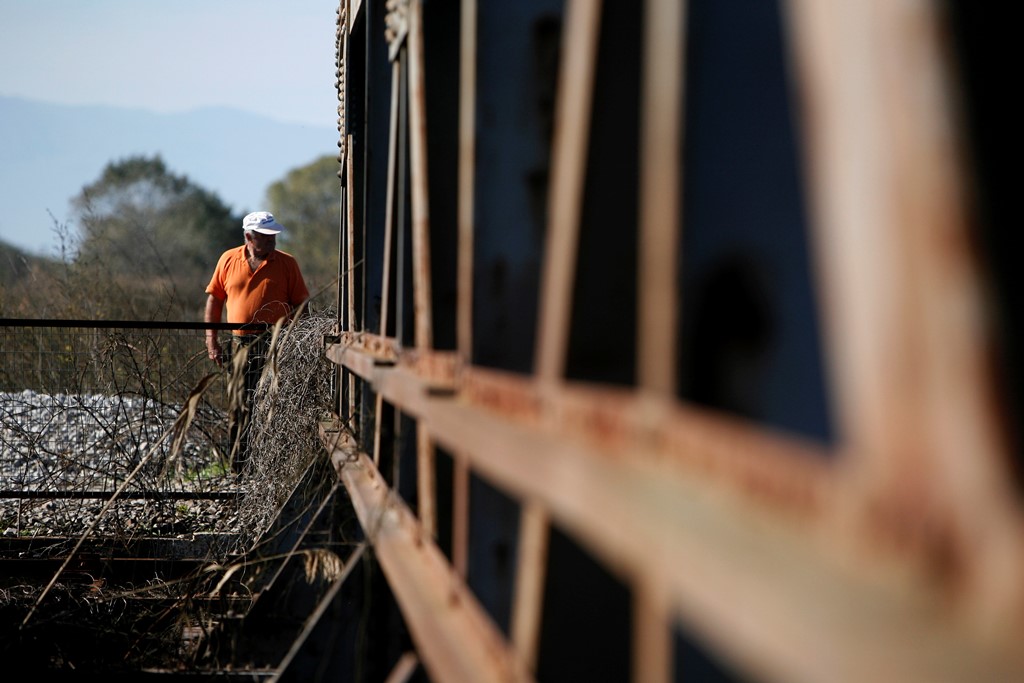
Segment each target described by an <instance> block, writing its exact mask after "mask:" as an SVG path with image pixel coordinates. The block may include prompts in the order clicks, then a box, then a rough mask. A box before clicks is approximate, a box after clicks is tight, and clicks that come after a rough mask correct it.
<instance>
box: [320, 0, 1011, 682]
mask: <svg viewBox="0 0 1024 683" xmlns="http://www.w3.org/2000/svg"><path fill="white" fill-rule="evenodd" d="M963 5H964V4H963V3H949V4H943V3H933V2H924V1H912V2H902V3H891V2H881V1H879V2H863V3H851V2H841V1H838V0H836V1H828V2H817V1H813V2H812V1H804V0H789V1H780V2H779V3H772V2H769V3H757V6H756V7H753V6H751V5H750V4H749V3H737V2H689V3H681V2H674V1H660V0H647V1H646V2H642V3H632V4H631V3H602V2H592V1H582V0H581V1H578V2H577V1H573V0H567V1H566V2H557V1H554V0H530V1H527V2H517V3H479V2H474V1H473V0H466V1H464V2H461V3H455V2H433V1H431V2H416V1H411V2H400V1H395V2H387V3H381V2H368V1H363V2H359V1H352V2H343V3H341V8H340V12H339V30H338V54H339V58H338V75H339V100H340V106H339V113H340V119H339V130H340V132H341V138H340V143H339V146H340V151H341V153H340V155H339V160H340V171H339V176H340V178H341V184H342V202H343V207H344V209H343V212H342V213H343V225H342V226H341V229H342V235H341V237H342V261H341V269H340V273H341V275H342V285H343V287H342V298H341V301H340V302H339V311H340V313H341V324H340V326H339V333H340V334H339V338H338V340H337V341H336V343H334V344H331V345H329V346H328V347H327V355H328V357H329V358H330V359H331V360H332V361H334V362H335V363H337V364H338V367H339V369H340V371H341V375H342V382H341V386H342V387H343V392H342V395H341V397H340V404H339V406H338V415H339V418H340V424H339V427H338V431H331V432H328V433H326V434H325V441H326V442H327V444H328V446H329V447H331V446H332V445H333V457H334V459H335V463H336V466H337V468H338V471H339V472H340V476H341V478H342V480H343V481H344V482H345V485H346V487H347V489H348V491H349V493H350V495H351V496H352V499H353V502H354V506H355V508H356V510H357V511H358V513H359V518H360V520H361V522H362V526H363V528H364V530H365V532H366V534H367V537H368V540H369V542H370V543H371V545H372V547H373V551H374V557H375V559H376V560H377V561H378V562H379V564H380V567H381V569H382V571H383V575H384V577H385V578H386V579H387V585H388V588H389V590H390V592H391V593H392V594H393V597H394V600H395V603H396V605H397V613H398V614H400V615H401V621H402V623H403V624H404V625H405V626H406V627H407V628H408V631H409V634H410V638H411V645H410V653H415V654H414V655H413V654H410V657H412V656H415V657H416V658H417V659H418V660H419V661H420V663H421V664H422V670H423V671H425V672H426V673H427V674H429V677H430V679H431V680H437V681H452V680H508V679H517V680H526V679H533V678H536V679H538V680H634V681H645V682H646V681H667V680H702V681H703V680H744V681H746V680H749V681H787V682H788V681H823V680H829V681H862V680H900V681H910V680H918V681H939V680H957V681H975V680H1014V679H1018V678H1021V677H1022V676H1024V658H1022V655H1021V652H1022V650H1021V647H1020V645H1021V636H1022V632H1021V625H1022V622H1021V618H1022V616H1024V611H1022V608H1024V602H1022V589H1024V552H1022V551H1024V545H1022V542H1024V535H1022V527H1021V489H1020V480H1019V474H1018V469H1017V468H1018V466H1019V448H1020V446H1019V443H1017V442H1016V441H1015V438H1016V437H1017V434H1015V433H1014V425H1016V424H1017V423H1018V418H1019V403H1018V401H1017V397H1018V394H1019V388H1020V386H1019V370H1017V368H1016V364H1015V360H1014V355H1015V353H1016V349H1015V347H1014V342H1015V340H1016V336H1017V335H1016V329H1017V320H1018V316H1019V313H1018V312H1017V311H1015V310H1012V308H1011V307H1010V305H1009V300H1008V298H1007V296H1006V295H1005V293H1006V292H1007V291H1008V290H1007V289H1006V287H1007V284H1008V282H1009V281H1010V280H1011V279H1012V277H1013V275H1012V272H1010V271H1011V270H1012V269H1011V268H1008V267H1007V266H1006V260H1005V258H1004V257H1003V256H1001V255H1000V253H999V250H1000V246H999V245H1000V244H1003V243H1005V241H1006V236H1005V228H1004V227H1003V222H1002V221H1003V219H1004V218H1005V216H1004V215H1003V214H1004V212H1003V211H1002V207H1003V206H1004V204H1003V202H1005V198H1004V196H1002V195H1000V194H999V192H998V190H999V186H998V183H997V182H996V177H995V175H994V173H993V172H992V167H991V163H992V155H991V152H992V148H991V147H990V146H988V147H987V146H986V145H990V143H991V141H992V138H993V136H994V135H995V134H994V133H993V132H992V131H990V130H988V129H987V126H988V125H989V124H988V123H987V122H986V120H984V119H983V118H979V117H982V116H983V115H984V114H985V112H986V107H988V106H989V103H990V98H989V95H990V93H988V92H986V91H985V90H984V89H983V85H984V78H983V75H984V72H985V69H986V68H987V67H988V66H989V65H988V64H986V62H985V61H984V60H985V58H986V56H987V53H986V45H985V43H984V38H983V35H984V34H983V32H982V30H981V28H980V25H981V23H980V17H979V16H978V15H973V16H972V15H971V12H970V11H969V10H968V9H966V8H965V7H964V6H963ZM336 439H340V442H339V443H338V444H337V445H334V443H335V440H336ZM395 661H396V662H397V661H398V659H395Z"/></svg>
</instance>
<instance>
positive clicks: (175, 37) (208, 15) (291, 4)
mask: <svg viewBox="0 0 1024 683" xmlns="http://www.w3.org/2000/svg"><path fill="white" fill-rule="evenodd" d="M337 7H338V0H287V1H286V0H174V1H173V2H159V1H156V0H0V96H6V97H13V98H21V99H26V100H34V101H39V102H44V103H50V104H58V105H101V106H113V107H125V108H131V109H138V110H145V111H150V112H155V113H159V114H175V113H186V112H191V111H194V110H196V109H205V108H209V107H218V108H219V107H228V108H232V109H237V110H242V111H246V112H252V113H255V114H259V115H261V116H264V117H267V118H270V119H273V120H276V121H279V122H283V123H291V124H301V125H303V126H317V127H323V128H325V129H330V130H334V129H336V127H337V94H336V89H335V62H334V60H335V39H336V18H337ZM0 125H3V121H0ZM332 147H333V146H332V145H328V150H330V149H331V148H332ZM0 154H4V150H0ZM8 161H11V160H8ZM171 170H172V171H173V172H178V173H180V172H183V171H186V172H187V171H188V170H189V169H175V168H172V169H171ZM93 179H94V177H91V176H90V177H88V178H83V179H82V181H83V183H84V182H88V181H91V180H93ZM77 187H81V185H78V186H77ZM262 189H263V188H260V190H262ZM61 204H63V203H61ZM58 208H60V207H58ZM37 213H39V212H37ZM44 218H45V216H44ZM32 232H33V233H36V232H37V231H36V230H35V229H33V231H32ZM0 239H3V240H5V241H7V242H9V243H11V244H16V245H18V246H21V247H22V248H33V247H34V248H35V249H36V250H38V249H41V247H40V246H39V245H43V244H45V243H48V242H50V241H52V240H53V239H54V237H53V236H52V235H45V236H44V235H41V234H32V235H26V234H24V231H19V230H18V229H17V226H15V225H13V223H12V221H6V222H4V221H0Z"/></svg>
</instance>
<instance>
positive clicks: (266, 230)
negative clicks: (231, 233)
mask: <svg viewBox="0 0 1024 683" xmlns="http://www.w3.org/2000/svg"><path fill="white" fill-rule="evenodd" d="M242 229H243V230H245V231H246V232H259V233H263V234H264V235H276V234H277V233H279V232H281V231H282V230H284V226H283V225H281V224H280V223H278V222H277V221H275V220H274V214H272V213H270V212H269V211H254V212H252V213H250V214H249V215H248V216H246V217H245V218H243V219H242Z"/></svg>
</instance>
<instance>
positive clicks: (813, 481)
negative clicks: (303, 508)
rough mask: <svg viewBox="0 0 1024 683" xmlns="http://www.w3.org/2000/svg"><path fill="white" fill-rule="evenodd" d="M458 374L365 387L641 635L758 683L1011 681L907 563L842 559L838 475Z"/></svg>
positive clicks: (815, 461)
mask: <svg viewBox="0 0 1024 683" xmlns="http://www.w3.org/2000/svg"><path fill="white" fill-rule="evenodd" d="M351 354H352V352H351V351H349V352H348V354H347V355H342V356H341V357H340V358H339V359H340V360H342V361H344V360H345V359H346V358H350V357H351ZM329 355H332V356H333V357H335V358H338V355H337V354H331V353H330V351H329ZM354 365H355V364H354ZM492 375H493V376H492ZM459 376H460V377H461V378H462V380H461V382H460V384H459V387H458V391H457V392H456V393H454V394H450V395H441V396H438V395H436V394H432V393H431V392H429V391H428V385H427V383H425V382H424V381H423V380H422V379H421V378H419V377H417V376H416V375H415V374H414V373H412V372H410V371H409V369H408V368H403V367H402V366H401V364H399V365H396V366H391V367H389V366H373V367H372V371H371V373H370V374H369V375H368V376H367V377H365V379H367V380H369V381H371V382H373V383H374V385H375V386H376V387H377V388H378V390H379V391H381V392H382V393H383V394H384V395H385V396H386V398H387V400H388V401H389V402H392V403H394V404H395V405H396V406H397V407H399V408H400V409H402V410H405V411H407V412H408V413H409V414H411V415H413V416H415V417H417V418H419V419H420V420H421V423H422V424H423V425H424V426H425V427H426V428H427V429H429V430H430V433H431V435H432V437H433V438H434V439H435V440H436V441H437V443H438V444H439V445H441V446H443V447H444V448H447V449H451V450H452V451H457V452H458V453H459V454H460V456H461V457H464V458H465V459H466V461H467V463H468V465H469V467H470V468H471V469H472V470H473V471H474V472H475V473H477V474H478V475H479V476H481V477H483V478H485V479H487V480H489V481H490V482H492V483H493V484H495V485H496V486H498V487H499V488H501V489H502V490H504V491H505V492H507V493H508V494H510V495H512V496H513V497H515V498H517V499H519V500H524V501H535V502H536V503H537V504H538V505H540V506H542V507H543V509H545V510H547V511H549V513H550V515H551V517H552V520H553V521H554V523H557V524H558V525H559V526H560V527H561V528H563V529H564V530H566V531H567V532H568V533H569V534H570V535H571V536H573V537H574V538H575V539H577V540H578V541H579V542H580V543H582V544H583V545H584V546H585V547H587V548H589V549H590V551H591V552H592V553H593V554H594V555H595V557H597V558H599V559H600V561H601V562H602V564H604V565H605V566H606V567H607V568H608V569H609V570H610V571H612V572H613V573H615V574H617V575H619V576H621V577H623V579H624V580H625V581H626V582H627V583H628V584H630V585H632V586H634V588H635V589H636V590H639V591H640V593H641V598H643V600H642V601H641V604H640V605H639V606H638V609H639V610H640V612H639V613H638V616H639V617H640V618H641V619H642V620H643V622H644V623H643V627H644V628H647V629H653V630H654V631H655V633H657V632H658V630H659V629H660V628H661V626H659V624H662V625H664V623H665V621H664V620H665V619H666V618H667V619H670V620H672V621H675V620H681V621H682V622H684V623H686V624H687V627H688V628H691V629H693V630H694V631H695V632H697V633H700V634H701V635H702V636H703V637H704V638H705V639H707V640H708V641H709V642H710V643H711V644H712V645H713V646H714V648H715V650H716V651H719V652H721V653H724V654H725V655H726V656H727V657H728V659H729V660H730V661H732V662H734V663H736V664H737V666H738V667H739V668H740V669H741V670H747V671H749V672H750V673H751V675H755V676H757V677H758V678H759V679H764V680H769V681H773V680H779V681H815V680H822V679H829V680H844V681H845V680H850V681H859V680H872V679H878V680H880V679H882V678H886V677H890V676H892V675H894V674H893V672H895V673H896V674H898V675H899V676H898V677H900V679H901V680H937V681H944V680H949V681H953V680H968V679H969V678H968V679H965V678H963V676H964V675H965V672H967V673H969V674H971V675H972V676H974V677H975V678H978V679H985V678H986V677H994V678H992V680H998V679H999V678H998V677H999V676H1011V677H1013V676H1021V675H1024V653H1019V652H1014V651H1013V649H1001V648H1000V647H999V646H998V645H996V644H991V643H986V644H985V645H977V646H976V645H975V643H973V642H972V641H970V640H967V639H964V638H963V637H962V635H961V631H960V629H961V627H962V624H960V623H959V622H958V621H957V620H956V619H955V616H953V615H950V616H949V618H946V619H942V618H937V614H938V611H937V610H940V609H942V608H941V605H942V604H945V602H944V600H945V598H944V596H943V595H942V593H941V592H934V593H932V592H928V591H923V590H919V589H918V588H912V587H910V586H911V584H908V583H906V582H905V579H903V578H901V577H905V576H906V574H905V573H903V572H905V571H907V569H906V567H902V568H899V567H897V568H894V569H878V567H880V566H881V567H883V568H884V567H889V566H891V565H888V564H887V563H886V561H885V560H884V558H879V557H875V558H873V560H874V562H873V564H874V565H875V567H874V568H873V569H869V568H868V564H865V563H857V562H854V561H853V560H852V559H851V558H850V557H849V556H848V555H847V554H845V552H844V551H845V548H843V547H842V543H841V539H840V540H837V539H836V538H834V536H833V534H834V533H835V532H836V530H837V529H840V528H841V524H842V518H841V515H840V512H841V505H842V500H843V499H842V497H841V496H839V495H838V493H837V489H836V488H835V486H836V479H837V476H838V471H837V469H836V468H835V467H833V466H831V465H829V464H828V462H827V460H825V459H824V458H823V457H821V455H822V454H821V453H820V452H818V450H817V449H816V448H815V447H814V446H813V445H809V444H805V443H801V442H800V441H797V440H795V439H790V438H785V437H781V436H774V435H770V434H768V433H766V432H764V431H763V430H759V429H757V428H756V427H754V426H753V425H746V426H745V425H743V424H742V423H740V422H738V421H733V420H729V419H726V418H721V417H719V416H715V415H710V414H702V413H701V412H699V411H694V410H687V409H684V408H682V407H676V408H675V409H673V410H670V411H669V412H663V413H656V414H654V415H651V414H648V413H646V412H645V411H647V410H649V408H650V404H649V403H648V402H646V401H644V400H642V399H641V398H638V397H637V396H633V395H629V394H626V393H624V392H609V391H608V390H605V389H600V388H579V387H577V388H571V387H570V388H566V389H565V390H564V391H563V392H562V393H560V394H559V393H552V392H551V391H549V390H541V389H540V388H539V387H538V385H537V383H536V382H535V381H534V380H532V379H531V378H527V377H521V378H519V379H518V381H517V380H516V379H515V378H512V377H504V378H502V377H501V376H500V374H498V373H489V372H484V371H482V370H479V369H477V368H473V369H471V370H462V371H460V373H459ZM656 600H663V602H664V604H665V605H666V606H667V607H666V609H667V613H665V614H662V615H659V612H658V610H657V609H655V605H654V604H652V602H653V601H656ZM646 642H647V643H648V644H649V646H650V647H652V648H654V649H655V650H656V651H660V649H661V648H662V646H663V645H664V643H663V642H661V643H660V644H659V641H658V639H657V638H653V639H648V640H646ZM880 644H886V645H887V646H891V650H887V651H886V652H885V654H884V656H882V657H880V656H879V654H878V648H879V647H880ZM822 653H827V654H824V655H823V654H822ZM658 675H663V674H658Z"/></svg>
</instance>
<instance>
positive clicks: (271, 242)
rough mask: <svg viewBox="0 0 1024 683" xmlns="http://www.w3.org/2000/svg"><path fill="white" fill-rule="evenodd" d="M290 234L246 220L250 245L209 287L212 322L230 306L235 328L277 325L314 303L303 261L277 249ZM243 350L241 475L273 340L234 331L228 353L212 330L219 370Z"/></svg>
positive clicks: (270, 221) (209, 345)
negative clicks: (245, 353)
mask: <svg viewBox="0 0 1024 683" xmlns="http://www.w3.org/2000/svg"><path fill="white" fill-rule="evenodd" d="M284 229H285V228H284V226H283V225H281V224H280V223H278V222H277V221H276V220H274V216H273V214H271V213H269V212H267V211H256V212H254V213H250V214H249V215H247V216H246V217H245V218H244V219H243V220H242V231H243V233H244V237H245V244H243V245H242V246H240V247H235V248H233V249H228V250H227V251H225V252H224V253H223V254H222V255H221V257H220V259H219V260H218V261H217V267H216V269H215V270H214V272H213V277H212V278H210V284H208V285H207V286H206V293H207V295H208V296H207V297H206V316H205V321H206V322H208V323H219V322H220V320H221V314H222V312H223V310H224V306H225V304H226V305H227V309H228V315H227V318H228V320H227V321H228V322H229V323H264V324H266V325H273V324H274V323H276V322H277V321H278V320H280V319H281V318H288V317H290V316H291V315H292V313H294V311H295V310H296V308H298V307H299V305H301V304H302V303H303V302H305V300H306V299H307V298H309V291H308V290H307V289H306V283H305V281H304V280H303V278H302V272H301V271H300V270H299V264H298V262H297V261H296V260H295V258H294V257H293V256H292V255H291V254H287V253H285V252H283V251H278V250H277V236H278V235H279V234H280V233H281V232H283V231H284ZM243 346H244V347H246V348H247V350H248V356H247V361H246V366H245V374H244V377H245V389H244V391H245V394H244V401H243V405H241V406H238V408H237V410H235V411H233V414H232V415H231V416H230V430H229V431H230V436H231V444H232V452H233V457H232V467H233V469H234V471H235V472H236V473H239V474H240V473H241V471H242V467H243V466H244V464H245V462H246V461H247V460H248V457H249V444H248V425H249V422H248V421H249V414H250V412H251V402H252V395H253V392H254V391H255V390H256V383H257V382H258V381H259V377H260V373H261V372H262V370H263V361H264V360H265V357H266V351H267V335H266V334H260V333H259V331H258V330H234V331H233V334H232V344H231V345H230V346H229V347H228V348H227V350H225V348H224V347H222V346H221V343H220V340H219V339H218V336H217V330H207V331H206V349H207V353H208V354H209V356H210V360H212V361H214V362H215V363H217V364H218V365H223V363H224V362H225V361H226V360H227V359H228V358H229V357H230V356H229V355H228V354H230V353H231V351H232V350H233V349H235V350H237V349H238V348H240V347H243Z"/></svg>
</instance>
